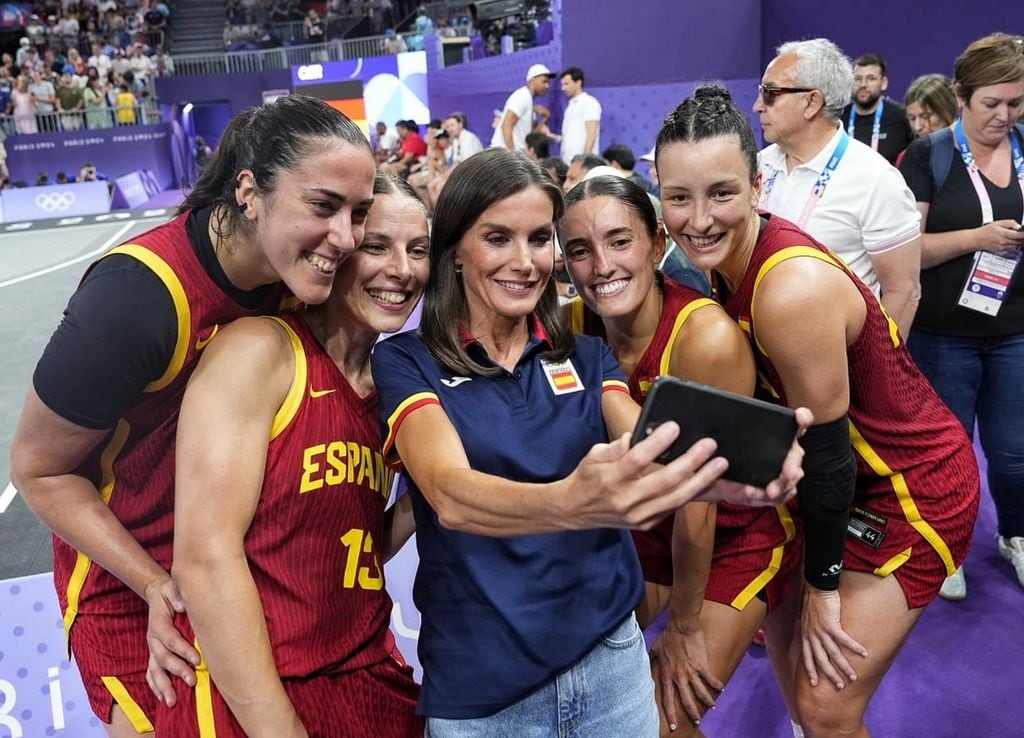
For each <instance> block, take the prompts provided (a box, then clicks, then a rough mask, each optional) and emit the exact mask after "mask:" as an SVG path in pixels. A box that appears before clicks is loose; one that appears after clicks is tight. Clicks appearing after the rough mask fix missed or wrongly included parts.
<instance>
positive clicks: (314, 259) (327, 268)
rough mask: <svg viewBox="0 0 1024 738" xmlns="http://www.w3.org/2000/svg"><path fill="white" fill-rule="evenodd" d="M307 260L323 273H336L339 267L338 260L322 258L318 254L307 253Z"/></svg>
mask: <svg viewBox="0 0 1024 738" xmlns="http://www.w3.org/2000/svg"><path fill="white" fill-rule="evenodd" d="M306 261H308V262H309V264H310V266H312V267H313V268H314V269H316V270H317V271H318V272H320V273H321V274H334V272H335V270H336V269H337V268H338V262H336V261H330V260H328V259H324V258H321V257H319V256H317V255H316V254H306Z"/></svg>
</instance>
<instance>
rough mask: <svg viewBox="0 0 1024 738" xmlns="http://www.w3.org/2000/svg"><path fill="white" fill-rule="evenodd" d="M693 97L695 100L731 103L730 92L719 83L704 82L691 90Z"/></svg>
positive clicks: (729, 104) (728, 104)
mask: <svg viewBox="0 0 1024 738" xmlns="http://www.w3.org/2000/svg"><path fill="white" fill-rule="evenodd" d="M693 99H694V100H696V101H697V102H705V101H707V102H718V103H720V104H721V105H723V106H731V105H732V104H733V99H732V93H730V92H729V90H727V89H726V88H725V87H723V86H722V85H719V84H705V85H700V86H698V87H697V88H696V89H695V90H694V91H693Z"/></svg>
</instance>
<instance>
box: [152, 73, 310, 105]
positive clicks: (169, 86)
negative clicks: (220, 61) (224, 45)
mask: <svg viewBox="0 0 1024 738" xmlns="http://www.w3.org/2000/svg"><path fill="white" fill-rule="evenodd" d="M291 87H292V73H291V70H290V69H274V70H270V71H266V72H250V73H248V74H230V75H228V74H207V75H203V76H197V77H161V78H160V79H158V80H157V81H156V94H157V97H159V98H160V102H161V104H163V105H168V106H172V108H174V109H176V108H177V106H181V105H184V104H185V103H192V104H196V103H201V102H221V101H224V100H227V101H228V102H230V103H231V111H232V114H233V115H237V114H238V113H240V112H242V111H243V110H245V109H246V108H250V107H252V106H253V105H260V104H261V103H262V102H263V91H264V90H290V89H291Z"/></svg>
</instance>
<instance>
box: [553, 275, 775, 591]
mask: <svg viewBox="0 0 1024 738" xmlns="http://www.w3.org/2000/svg"><path fill="white" fill-rule="evenodd" d="M662 295H663V297H664V302H663V304H662V308H661V318H660V319H659V321H658V327H657V328H656V329H655V331H654V336H653V337H652V338H651V342H650V344H648V346H647V350H646V351H644V354H643V356H641V357H640V361H638V362H637V364H636V367H635V368H634V369H633V372H632V374H631V375H630V377H629V394H630V396H631V397H632V398H633V399H634V400H636V402H637V403H639V404H643V402H644V399H645V398H646V397H647V392H648V390H649V389H650V387H651V384H652V383H653V382H654V380H655V379H657V378H658V377H659V376H661V375H667V374H668V373H669V364H670V362H671V359H672V349H673V347H674V345H675V341H676V338H677V337H678V335H679V332H680V331H681V330H682V327H683V325H684V324H685V323H686V320H687V318H688V317H689V316H690V315H691V314H693V312H694V311H695V310H699V309H700V308H702V307H707V306H709V305H715V304H716V303H715V302H714V301H713V300H710V299H708V298H706V297H705V296H704V295H702V294H701V293H699V292H697V291H696V290H693V289H691V288H689V287H686V286H684V285H681V284H678V283H677V282H674V281H672V280H671V279H669V278H668V277H664V276H663V277H662ZM572 309H573V316H572V317H573V329H574V330H575V331H576V332H577V333H588V334H590V335H593V336H599V337H601V338H604V335H605V332H604V324H603V323H602V322H601V318H600V317H599V316H598V315H596V314H595V313H594V312H593V311H591V310H590V309H589V308H588V307H587V306H586V305H585V304H584V302H583V301H582V300H577V301H576V302H574V303H573V305H572ZM672 525H673V516H671V515H670V516H668V517H667V518H665V519H664V520H662V521H661V522H660V523H658V525H656V526H655V527H654V528H652V529H651V530H649V531H633V540H634V542H635V543H636V547H637V551H638V552H639V553H640V559H641V564H643V566H644V578H645V579H647V580H648V581H652V582H658V583H660V584H671V583H672V582H671V578H670V577H669V575H668V572H670V571H671V566H672ZM715 529H716V531H717V533H716V544H715V545H716V550H718V549H719V548H720V547H721V546H722V545H724V541H725V540H726V539H728V540H729V541H730V542H731V543H730V546H732V545H734V543H735V541H734V540H733V539H734V538H735V537H736V535H737V534H740V535H742V536H743V545H744V546H745V547H748V548H750V549H774V548H779V556H780V557H781V554H782V552H781V547H782V546H783V545H784V544H785V543H786V542H787V541H789V540H791V539H792V538H793V536H794V535H795V528H794V526H793V523H792V520H791V518H790V516H789V514H788V513H787V512H786V510H785V508H784V507H783V506H782V505H779V506H777V508H775V509H771V508H769V509H765V508H753V507H748V506H746V505H730V504H728V503H718V508H717V515H716V521H715ZM659 559H660V563H659V561H658V560H659ZM774 574H775V569H771V571H767V570H766V573H765V574H764V577H763V581H762V578H758V581H757V586H751V587H750V589H749V592H746V591H744V593H741V597H740V598H738V599H740V600H741V601H739V602H735V603H734V604H735V605H736V606H737V607H741V608H742V607H743V606H745V605H746V602H747V601H749V599H750V597H753V596H754V594H756V593H757V591H759V589H760V587H761V586H763V585H764V583H765V582H767V581H768V580H770V579H771V577H772V576H773V575H774Z"/></svg>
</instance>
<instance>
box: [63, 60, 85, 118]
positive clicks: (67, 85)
mask: <svg viewBox="0 0 1024 738" xmlns="http://www.w3.org/2000/svg"><path fill="white" fill-rule="evenodd" d="M73 69H74V67H72V66H71V65H70V64H68V65H67V66H66V67H64V73H63V74H62V75H61V76H60V81H59V82H58V83H57V111H58V112H59V113H60V127H61V129H62V130H65V131H77V130H80V129H81V128H82V123H83V118H82V110H83V109H84V108H85V98H84V96H83V90H82V88H81V87H79V86H78V85H77V84H75V80H74V75H72V70H73Z"/></svg>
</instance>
